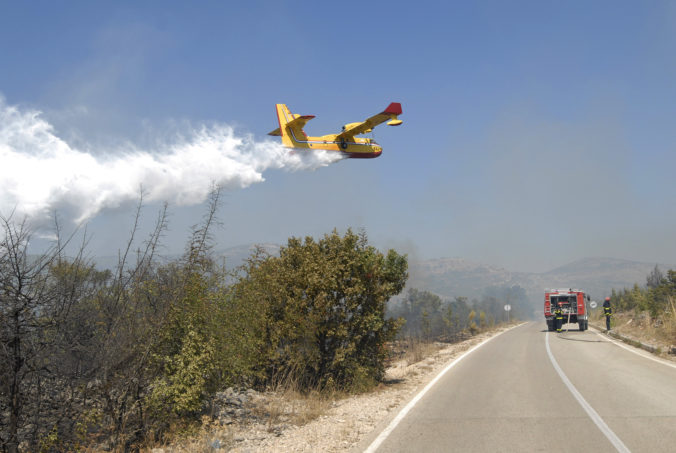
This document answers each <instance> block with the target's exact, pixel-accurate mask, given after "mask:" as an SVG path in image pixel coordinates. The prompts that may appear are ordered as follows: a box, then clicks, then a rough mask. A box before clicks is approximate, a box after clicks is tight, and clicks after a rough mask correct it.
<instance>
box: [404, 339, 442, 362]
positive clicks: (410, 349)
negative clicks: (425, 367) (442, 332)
mask: <svg viewBox="0 0 676 453" xmlns="http://www.w3.org/2000/svg"><path fill="white" fill-rule="evenodd" d="M404 345H405V347H406V350H405V352H404V355H403V360H404V361H405V362H406V364H407V365H413V364H414V363H418V362H420V361H422V360H424V359H426V358H427V357H429V356H431V355H433V354H435V353H436V352H437V351H439V349H441V346H440V345H439V344H438V343H431V342H426V341H422V340H418V339H415V338H409V339H407V340H406V341H405V342H404Z"/></svg>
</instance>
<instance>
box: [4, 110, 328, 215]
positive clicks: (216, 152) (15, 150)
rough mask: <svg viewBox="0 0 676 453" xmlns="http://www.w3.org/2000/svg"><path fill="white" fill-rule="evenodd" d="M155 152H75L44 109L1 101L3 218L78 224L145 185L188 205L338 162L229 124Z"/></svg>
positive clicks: (149, 193)
mask: <svg viewBox="0 0 676 453" xmlns="http://www.w3.org/2000/svg"><path fill="white" fill-rule="evenodd" d="M155 148H156V149H139V148H138V147H136V146H134V145H131V144H129V145H125V146H124V147H119V148H118V149H114V150H94V151H95V152H87V151H84V150H80V149H75V148H74V147H72V146H70V145H69V144H68V143H66V142H65V141H64V140H62V139H61V138H59V137H58V136H57V135H56V134H55V131H54V128H53V127H52V125H51V124H49V123H48V122H47V121H46V120H45V119H43V117H42V116H41V112H39V111H30V110H22V109H20V108H18V107H16V106H10V105H7V104H6V103H5V101H4V99H2V98H1V97H0V214H2V215H8V214H9V213H10V212H14V213H15V215H16V214H20V215H26V216H28V217H29V218H31V219H33V220H38V221H39V220H41V219H45V218H46V217H47V216H49V215H50V214H52V213H53V212H54V211H57V212H59V213H60V214H61V215H63V213H64V212H65V213H67V214H68V216H69V217H72V218H73V220H74V222H76V223H79V222H82V221H85V220H87V219H90V218H91V217H93V216H94V215H96V214H97V213H98V212H100V211H101V210H102V209H105V208H114V207H117V206H119V205H120V204H122V203H124V202H128V201H134V200H137V199H138V197H139V191H140V188H142V190H143V193H144V200H147V201H167V202H169V203H173V204H177V205H190V204H196V203H200V202H202V201H204V200H205V198H206V197H207V195H208V194H209V192H210V191H211V190H212V188H213V186H214V185H219V186H221V187H223V188H224V189H226V190H228V189H230V190H232V189H240V188H245V187H247V186H249V185H251V184H254V183H258V182H262V181H264V178H263V172H264V171H265V170H268V169H285V170H290V171H296V170H314V169H317V168H319V167H323V166H326V165H329V164H331V163H332V162H335V161H337V160H340V159H341V156H340V153H336V152H330V151H313V152H308V153H306V152H303V153H300V152H299V153H291V152H289V150H288V149H285V148H284V147H282V146H281V144H278V143H274V142H271V141H262V142H258V141H255V140H254V139H253V138H252V137H251V136H249V135H244V136H240V135H237V134H235V132H234V131H233V129H232V128H231V127H230V126H227V125H214V126H209V127H207V126H202V127H200V128H198V129H196V130H193V131H191V132H190V133H189V134H187V136H184V137H181V138H176V139H174V140H173V141H172V142H171V143H166V144H165V145H163V146H158V147H155Z"/></svg>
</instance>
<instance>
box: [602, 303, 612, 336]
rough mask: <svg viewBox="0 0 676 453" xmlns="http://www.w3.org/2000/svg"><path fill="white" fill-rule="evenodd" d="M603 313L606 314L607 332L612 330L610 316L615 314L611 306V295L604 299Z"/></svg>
mask: <svg viewBox="0 0 676 453" xmlns="http://www.w3.org/2000/svg"><path fill="white" fill-rule="evenodd" d="M603 314H604V315H606V332H608V331H609V330H610V317H611V316H612V315H613V309H612V308H610V297H606V300H605V301H603Z"/></svg>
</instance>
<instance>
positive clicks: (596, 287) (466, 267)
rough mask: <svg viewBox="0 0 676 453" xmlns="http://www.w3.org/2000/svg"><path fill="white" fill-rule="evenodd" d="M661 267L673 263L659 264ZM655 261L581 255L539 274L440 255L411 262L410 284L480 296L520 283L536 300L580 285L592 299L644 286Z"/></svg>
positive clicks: (439, 291) (445, 293) (450, 294)
mask: <svg viewBox="0 0 676 453" xmlns="http://www.w3.org/2000/svg"><path fill="white" fill-rule="evenodd" d="M658 266H659V267H660V268H661V269H662V270H663V271H665V270H667V269H674V268H676V266H674V265H671V266H670V265H667V264H658ZM654 267H655V263H642V262H638V261H629V260H621V259H616V258H584V259H581V260H578V261H575V262H572V263H570V264H566V265H564V266H561V267H558V268H556V269H552V270H549V271H546V272H542V273H527V272H511V271H509V270H507V269H503V268H500V267H496V266H491V265H486V264H480V263H473V262H470V261H467V260H464V259H462V258H443V259H435V260H427V261H421V262H415V263H410V274H411V277H410V279H409V285H408V286H409V287H416V288H422V289H426V290H428V291H432V292H435V293H437V294H439V295H440V296H444V297H449V298H450V297H455V296H467V297H470V298H473V297H479V296H480V295H481V293H482V292H483V290H484V288H486V287H488V286H496V285H500V286H502V285H509V286H511V285H519V286H521V287H523V288H524V289H525V290H526V292H527V293H528V296H529V298H530V299H531V300H532V301H535V302H539V301H540V299H541V298H542V293H543V291H544V289H545V288H571V287H575V288H581V289H584V290H586V291H588V292H589V293H590V294H591V296H592V298H596V299H600V298H601V297H605V296H606V295H608V294H609V293H610V291H611V289H612V288H624V287H630V286H633V285H634V283H638V284H639V285H644V284H645V280H646V276H647V275H648V273H650V271H651V270H652V269H653V268H654Z"/></svg>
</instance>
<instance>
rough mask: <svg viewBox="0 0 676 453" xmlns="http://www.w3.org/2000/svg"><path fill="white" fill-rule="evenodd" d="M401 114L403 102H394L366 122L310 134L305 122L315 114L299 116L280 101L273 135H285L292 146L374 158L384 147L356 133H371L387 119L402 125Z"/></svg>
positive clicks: (287, 142) (391, 123)
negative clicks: (330, 132)
mask: <svg viewBox="0 0 676 453" xmlns="http://www.w3.org/2000/svg"><path fill="white" fill-rule="evenodd" d="M400 114H401V105H400V104H398V103H392V104H390V106H389V107H388V108H387V109H386V110H385V111H384V112H382V113H379V114H377V115H375V116H373V117H371V118H369V119H367V120H366V121H364V122H358V123H350V124H346V125H345V126H344V127H343V131H342V132H341V133H339V134H329V135H322V136H319V137H310V136H308V135H307V134H305V132H304V131H303V127H304V126H305V124H306V123H307V122H308V121H309V120H311V119H312V118H314V116H313V115H303V116H301V115H296V114H293V113H291V112H290V111H289V109H288V108H287V107H286V105H284V104H277V119H278V120H279V129H275V130H274V131H272V132H270V134H269V135H275V136H281V137H282V144H283V145H284V146H286V147H288V148H296V149H307V150H316V149H322V150H327V151H339V152H341V153H344V154H346V155H347V157H350V158H374V157H378V156H380V155H381V154H382V152H383V148H382V147H381V146H380V145H379V144H378V143H376V141H375V140H373V139H371V138H362V137H355V135H358V134H363V133H366V132H371V129H372V128H373V127H375V126H376V125H378V124H380V123H382V122H384V121H387V120H388V119H389V120H390V122H389V123H388V124H390V125H392V126H398V125H399V124H401V120H399V119H397V115H400Z"/></svg>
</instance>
